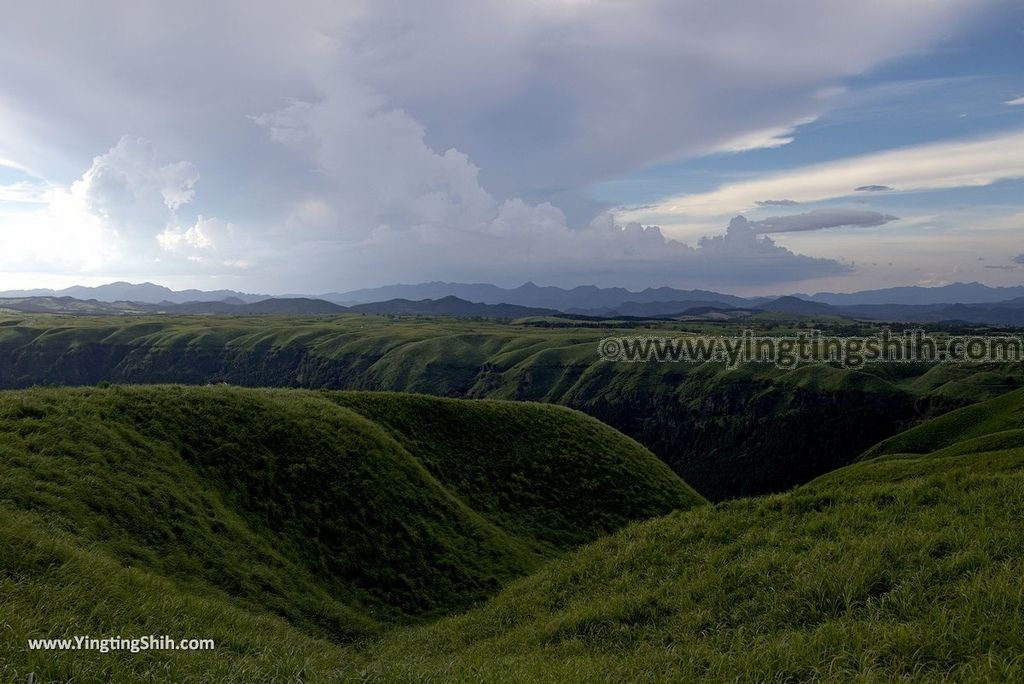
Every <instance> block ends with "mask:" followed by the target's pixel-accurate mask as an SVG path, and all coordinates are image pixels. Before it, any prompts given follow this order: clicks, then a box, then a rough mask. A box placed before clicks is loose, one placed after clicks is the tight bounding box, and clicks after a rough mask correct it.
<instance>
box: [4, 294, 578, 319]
mask: <svg viewBox="0 0 1024 684" xmlns="http://www.w3.org/2000/svg"><path fill="white" fill-rule="evenodd" d="M0 311H17V312H20V313H53V314H80V315H129V314H134V315H139V314H216V315H234V316H250V315H278V316H286V315H291V316H314V315H315V316H319V315H331V314H341V313H365V314H382V315H388V314H391V315H420V316H430V315H435V316H458V317H462V318H523V317H527V316H549V315H556V314H560V312H558V311H555V310H553V309H538V308H533V307H526V306H516V305H514V304H480V303H474V302H467V301H465V300H462V299H459V298H457V297H444V298H442V299H439V300H431V299H424V300H420V301H415V302H414V301H410V300H408V299H392V300H388V301H385V302H374V303H370V304H359V305H356V306H353V307H346V306H341V305H339V304H334V303H333V302H328V301H325V300H323V299H313V298H309V297H288V298H272V299H263V300H260V301H256V302H245V301H243V300H241V299H239V298H236V297H229V298H226V299H223V300H220V301H195V302H185V303H182V304H174V303H171V302H162V303H160V304H147V303H144V302H128V301H115V302H103V301H99V300H97V299H76V298H74V297H69V296H61V297H54V296H29V297H6V298H0Z"/></svg>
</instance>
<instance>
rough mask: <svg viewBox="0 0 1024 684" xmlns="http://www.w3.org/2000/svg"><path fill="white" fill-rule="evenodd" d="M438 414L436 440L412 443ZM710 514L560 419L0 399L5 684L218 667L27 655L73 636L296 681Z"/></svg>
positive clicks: (58, 393)
mask: <svg viewBox="0 0 1024 684" xmlns="http://www.w3.org/2000/svg"><path fill="white" fill-rule="evenodd" d="M456 405H458V407H457V406H456ZM459 407H463V408H461V409H460V408H459ZM432 416H444V417H445V421H444V423H443V427H442V428H437V427H435V429H434V430H433V431H432V432H430V433H429V434H427V433H424V432H421V431H419V430H418V429H417V426H424V425H427V424H428V423H430V422H431V417H432ZM385 417H386V418H387V420H388V422H387V423H384V422H383V419H384V418H385ZM527 425H528V426H530V429H529V430H525V429H524V427H525V426H527ZM492 445H499V446H497V447H495V446H492ZM456 464H461V466H462V467H461V468H458V467H455V466H456ZM486 472H492V473H493V472H499V473H500V475H501V477H491V478H485V477H484V475H483V474H484V473H486ZM485 480H486V482H484V481H485ZM700 503H702V500H701V499H700V497H699V496H697V495H696V494H695V493H694V492H693V491H692V490H691V489H690V488H688V487H687V486H686V485H685V484H684V483H683V482H682V481H681V480H679V478H678V477H676V476H675V475H674V474H673V473H671V471H670V470H669V469H668V468H667V467H666V466H665V465H664V464H662V463H661V462H660V461H658V460H657V459H656V458H655V457H654V456H653V455H652V454H650V453H649V452H648V451H646V450H645V449H643V448H642V447H641V446H640V445H638V444H637V443H635V442H633V441H632V440H630V439H628V438H626V437H624V436H622V435H620V434H618V433H616V432H615V431H613V430H611V429H610V428H608V427H606V426H604V425H602V424H600V423H598V422H597V421H596V420H593V419H591V418H588V417H586V416H584V415H582V414H579V413H577V412H574V411H570V410H568V409H564V408H560V407H548V406H541V405H533V404H514V405H513V404H508V403H504V402H494V401H480V402H472V403H470V404H468V405H465V406H464V404H463V402H458V401H456V400H449V399H440V398H433V397H424V396H409V395H406V396H396V395H375V396H373V397H367V396H362V395H360V394H358V393H322V392H309V391H297V390H249V389H237V388H222V387H210V388H187V387H180V386H156V387H119V386H114V387H110V388H105V389H36V390H27V391H16V392H4V393H0V511H2V515H0V519H2V520H3V521H4V522H3V524H2V525H0V549H2V550H0V624H2V625H3V627H4V631H5V636H4V638H3V646H2V647H0V649H2V650H0V663H3V664H2V665H0V679H9V678H12V677H14V676H15V675H20V674H24V673H26V672H29V671H31V672H34V673H35V674H36V675H37V677H41V678H42V679H43V680H50V679H53V680H59V681H64V680H66V679H69V678H76V677H77V678H79V679H87V680H88V679H93V678H96V677H100V678H103V679H108V678H112V679H124V678H132V679H134V678H136V677H143V678H152V679H154V680H163V679H167V678H170V679H175V680H183V679H184V680H188V679H191V680H195V681H203V680H206V679H205V677H204V676H202V673H204V672H207V670H204V669H203V668H204V667H206V666H207V665H211V663H212V662H213V661H212V660H211V658H213V656H210V655H208V654H207V655H203V656H199V657H195V656H191V655H188V656H186V655H180V654H175V655H173V656H171V657H170V658H169V659H167V658H164V657H162V656H156V655H153V654H147V655H146V656H144V657H141V658H136V657H133V656H128V655H125V654H122V655H119V656H117V657H111V656H103V655H99V654H97V655H95V656H91V655H86V656H84V657H80V655H79V654H77V653H73V654H68V653H64V654H54V653H42V652H28V651H26V650H25V647H26V640H27V638H29V637H30V636H32V637H50V636H52V637H59V636H65V635H74V634H90V635H94V636H100V635H103V636H114V635H121V636H124V637H129V636H140V635H145V634H168V635H175V636H177V637H183V636H203V637H206V636H213V635H215V634H216V635H219V639H218V641H219V643H221V644H222V645H223V646H222V648H220V649H219V650H218V653H217V658H219V659H221V660H223V661H224V662H223V663H220V664H218V665H217V666H216V667H211V669H210V670H209V672H221V673H223V674H224V676H225V678H229V679H230V678H236V679H238V680H251V679H254V678H262V679H279V678H285V677H284V675H285V674H287V675H288V678H296V677H299V675H300V674H301V673H302V672H304V671H305V670H306V669H307V668H314V669H318V670H322V668H323V667H326V665H324V663H330V662H334V661H338V659H339V658H340V656H338V655H337V653H339V652H340V651H338V649H337V644H341V643H351V642H353V641H358V640H360V639H365V638H368V637H370V636H373V635H376V634H379V633H380V632H381V631H382V630H384V629H387V628H389V627H392V626H394V625H396V624H407V623H414V622H419V621H423V620H427V619H431V618H436V617H438V616H441V615H444V614H447V613H450V612H452V611H455V610H459V609H465V608H467V607H469V606H470V605H472V604H474V603H476V602H479V601H481V600H483V599H485V598H486V597H488V596H490V595H493V594H494V593H495V592H497V591H498V590H499V589H500V588H501V587H502V586H503V585H505V584H507V583H508V582H509V581H511V580H512V579H514V578H516V577H519V576H522V575H524V574H526V573H527V572H529V571H532V570H534V569H536V568H537V567H538V566H539V565H540V564H541V563H543V562H544V561H546V560H548V559H550V558H553V557H556V556H557V555H559V554H561V553H563V552H564V551H565V550H567V549H568V548H569V547H570V546H571V545H575V544H579V543H583V542H587V541H591V540H593V539H595V538H597V537H598V536H600V535H603V534H606V533H608V532H611V531H614V530H616V529H618V528H620V527H622V526H623V525H625V524H626V523H628V522H629V521H632V520H637V519H641V518H646V517H650V516H652V515H658V514H662V513H666V512H668V511H671V510H674V509H679V508H688V507H692V506H695V505H699V504H700ZM278 635H279V636H278ZM214 638H217V637H214ZM278 638H279V639H280V642H278ZM329 643H330V644H334V645H333V646H331V647H330V648H327V647H326V646H325V644H329ZM280 649H284V651H283V652H282V651H280ZM275 653H280V656H275V655H273V654H275ZM332 653H334V654H335V655H331V654H332ZM332 658H333V661H332ZM317 663H319V664H320V665H319V666H317V665H316V664H317ZM314 666H316V667H314ZM4 668H6V669H4ZM119 668H127V669H119ZM153 668H155V669H153ZM256 672H258V673H260V675H259V677H251V676H250V675H252V674H253V673H256ZM247 673H248V674H247ZM115 675H116V676H115Z"/></svg>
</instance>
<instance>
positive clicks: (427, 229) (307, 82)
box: [0, 0, 1020, 291]
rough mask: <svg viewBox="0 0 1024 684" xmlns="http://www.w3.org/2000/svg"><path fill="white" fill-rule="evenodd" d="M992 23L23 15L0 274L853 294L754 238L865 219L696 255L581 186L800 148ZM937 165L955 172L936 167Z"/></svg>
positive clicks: (368, 7)
mask: <svg viewBox="0 0 1024 684" xmlns="http://www.w3.org/2000/svg"><path fill="white" fill-rule="evenodd" d="M983 4H985V3H978V2H973V1H970V0H900V1H899V2H893V1H892V0H864V1H863V2H860V3H848V2H821V1H820V0H791V1H790V2H787V3H782V4H778V5H772V6H769V5H768V4H767V3H755V2H741V1H740V0H727V1H726V2H721V3H706V2H698V1H697V0H686V1H684V2H669V1H668V0H638V1H637V2H631V3H627V4H623V3H619V2H612V1H602V0H597V1H595V2H563V1H558V2H544V3H540V2H522V3H509V2H497V1H493V0H482V1H481V2H474V3H466V2H461V1H459V2H456V1H455V0H438V1H437V2H431V3H429V4H427V3H420V2H412V1H411V0H409V1H403V0H396V1H395V2H352V3H333V2H326V1H323V2H321V1H317V0H308V1H307V0H302V1H300V2H298V3H291V4H288V5H284V4H282V5H277V6H266V7H263V6H261V7H260V11H258V12H256V11H253V9H252V7H251V5H250V3H243V2H233V3H231V2H229V3H217V4H216V5H207V4H197V5H195V6H193V7H187V8H183V7H181V6H178V5H174V6H172V5H161V4H158V5H146V6H143V5H137V4H129V5H123V4H119V3H104V2H100V3H89V4H88V5H85V4H83V3H77V2H67V3H64V4H61V3H58V4H57V5H56V6H54V5H52V4H51V5H47V6H46V7H41V6H38V5H33V4H31V3H21V4H17V5H16V6H14V7H12V8H9V11H8V15H7V17H6V18H5V19H6V20H5V21H4V22H3V24H2V25H0V78H2V79H3V82H4V84H5V88H4V93H3V95H2V96H0V159H6V160H9V163H8V162H5V164H7V165H8V166H11V167H17V168H19V169H21V170H22V171H23V172H25V173H28V174H30V176H31V178H30V179H29V180H28V181H25V182H27V185H26V184H25V182H22V183H21V184H8V185H5V186H0V202H5V203H13V202H19V203H21V204H25V203H26V202H25V198H33V197H34V198H35V200H36V204H40V205H42V206H41V207H37V208H35V209H33V210H26V209H25V208H24V207H17V208H15V207H11V206H0V228H2V230H3V231H4V233H3V241H4V242H3V244H2V245H0V246H4V247H7V248H8V249H5V250H4V254H3V256H2V257H0V269H6V270H16V269H30V268H62V269H70V270H72V271H73V270H75V269H92V270H93V271H96V272H99V271H103V272H107V273H129V272H131V273H146V274H150V275H159V274H161V273H163V274H177V275H181V274H184V275H203V276H209V277H215V276H224V275H236V276H237V275H238V274H244V278H246V279H247V280H246V281H245V282H246V283H248V284H249V285H250V287H252V288H253V289H261V290H274V289H288V290H300V289H302V290H310V291H315V290H329V289H342V288H346V287H355V286H359V285H372V284H378V283H382V282H388V281H395V280H406V281H408V280H419V279H429V278H446V279H451V280H455V279H470V278H480V279H496V280H503V281H505V282H516V281H521V280H525V279H527V278H533V279H536V280H541V281H546V282H562V283H572V282H580V281H593V282H600V283H601V284H631V285H638V284H683V283H693V284H700V283H708V284H711V283H724V284H728V283H758V282H760V283H768V282H770V283H774V282H792V281H799V280H801V279H804V278H808V277H820V276H822V275H825V274H829V273H840V272H846V271H848V270H849V266H848V265H844V264H840V263H839V262H836V261H834V260H830V259H819V258H811V257H806V256H801V255H799V254H795V253H794V252H793V251H792V250H790V249H786V248H783V247H782V246H780V245H777V244H776V243H775V242H773V241H772V240H771V239H769V238H764V237H758V235H757V234H758V232H786V231H795V230H815V229H817V228H823V227H828V226H826V225H824V223H828V222H829V221H832V222H833V223H832V225H869V224H865V223H857V222H853V223H834V221H835V220H837V219H835V217H833V218H830V219H826V218H825V217H823V216H821V215H815V216H814V217H813V218H811V219H802V220H803V221H804V223H800V221H798V220H797V219H795V218H790V219H789V223H786V222H785V221H783V222H781V223H776V224H774V225H775V227H774V228H773V229H772V230H766V229H765V227H764V226H761V227H760V228H759V227H757V226H756V225H755V226H751V225H745V224H739V223H736V224H735V225H733V226H732V227H731V228H730V229H729V230H728V231H727V232H726V233H724V234H722V235H719V236H717V237H713V238H709V239H707V240H704V241H701V242H700V243H698V244H696V245H695V246H688V245H685V244H682V243H680V242H678V241H675V240H671V239H668V238H667V237H666V236H665V235H664V234H663V233H662V231H661V230H660V229H659V228H656V227H652V226H650V225H649V224H652V223H659V222H660V221H659V220H648V218H646V215H645V218H637V217H631V216H628V215H624V216H622V217H621V218H619V219H616V220H613V219H612V218H611V217H609V216H607V215H604V214H602V213H601V210H602V208H603V207H602V206H601V205H600V204H599V203H597V202H595V201H594V200H592V199H590V198H589V196H588V194H587V188H588V187H589V186H590V185H591V184H592V183H594V182H596V181H601V180H605V179H608V178H613V177H615V176H616V175H621V174H625V173H628V172H631V171H633V170H636V169H640V168H644V167H646V166H649V165H651V164H655V163H658V162H662V161H667V160H673V159H679V158H683V157H688V156H694V155H702V154H709V153H721V152H738V151H741V150H750V149H759V148H772V147H776V146H781V145H785V144H787V143H788V142H790V141H791V140H792V138H793V136H794V135H795V134H797V133H798V127H799V126H800V125H803V124H806V123H807V122H809V121H811V120H814V119H815V117H818V116H820V115H821V114H822V113H823V112H824V111H826V110H827V108H828V98H827V97H823V93H826V92H828V91H829V89H831V88H834V86H836V84H838V83H841V82H842V81H843V79H845V78H847V77H849V76H851V75H855V74H859V73H863V72H865V71H866V70H869V69H871V68H873V67H874V66H876V65H878V64H881V63H883V62H885V61H887V60H891V59H893V58H895V57H898V56H900V55H903V54H906V53H907V52H909V51H913V50H916V49H918V48H921V47H925V46H927V45H929V44H930V43H931V42H932V41H934V40H936V39H937V38H939V37H941V36H943V35H945V34H946V33H947V32H948V31H950V30H952V29H954V28H955V27H957V26H958V25H960V24H961V23H962V22H963V21H964V19H965V18H966V17H968V16H969V15H970V14H971V13H972V12H974V11H976V10H977V8H978V7H979V6H980V5H983ZM923 18H927V21H923V20H922V19H923ZM1019 142H1020V140H1018V139H1017V138H1013V139H1012V140H1002V141H989V142H984V141H983V142H980V143H976V144H974V146H973V147H972V146H968V147H966V148H955V147H953V148H951V147H948V146H947V147H945V148H942V149H938V150H932V151H928V152H927V153H924V154H919V155H917V156H915V154H916V153H914V151H909V152H907V151H905V152H900V153H897V157H898V159H897V158H893V160H890V162H891V163H890V162H887V160H888V159H889V158H880V159H873V160H867V161H871V162H877V161H881V162H886V163H883V164H882V170H883V171H886V172H885V173H878V174H875V173H867V171H868V170H869V169H868V168H867V167H863V168H852V169H851V168H849V164H850V163H852V164H854V165H856V161H854V162H850V163H848V164H847V167H843V166H842V165H838V166H833V167H828V168H823V169H814V170H806V174H805V175H801V173H802V172H801V171H797V172H795V173H794V174H791V175H789V176H787V177H785V178H776V179H766V180H763V181H748V182H746V183H738V184H735V185H731V186H726V187H724V188H721V189H719V190H717V191H715V192H712V193H704V194H702V195H699V196H687V197H684V198H680V199H678V200H673V201H672V202H669V203H663V204H661V205H659V207H657V208H656V209H655V210H654V211H653V212H648V214H658V213H661V214H664V215H665V216H667V217H668V219H669V221H668V222H671V220H672V219H673V217H674V216H675V214H676V213H677V212H686V213H689V214H696V215H700V214H701V213H702V212H705V214H706V215H710V214H711V213H714V214H717V215H731V214H732V213H735V211H737V210H741V209H744V208H747V207H752V206H755V205H756V203H757V202H758V201H760V202H765V203H766V204H767V203H771V204H779V205H781V204H783V203H786V204H788V203H790V202H796V201H800V202H803V201H813V200H815V199H821V198H823V197H828V196H833V197H834V196H841V193H839V191H838V190H837V189H836V188H837V187H838V184H839V183H840V182H841V183H842V184H843V185H842V187H843V190H842V192H843V193H847V194H848V193H849V192H850V190H851V188H854V187H856V186H857V185H859V184H861V183H863V182H866V179H867V180H870V181H871V182H875V181H880V182H885V183H893V184H894V185H896V186H897V187H900V189H901V190H902V189H913V188H915V187H930V186H932V185H935V184H944V183H945V184H956V183H965V182H968V183H969V182H988V181H987V180H986V179H991V178H994V177H1003V176H1004V175H1005V174H1006V173H1011V172H1016V170H1018V169H1019V168H1020V160H1019V155H1017V157H1018V158H1017V159H1016V160H1014V159H1010V158H1009V157H1007V156H1006V154H1005V152H1006V150H1005V148H1003V149H999V143H1002V144H1003V145H1006V144H1007V143H1019ZM940 153H947V154H949V155H950V158H951V160H952V162H951V165H950V167H949V168H951V169H952V170H951V171H948V172H946V173H947V176H949V177H946V176H942V177H939V176H937V175H936V174H937V173H938V172H936V171H935V170H934V168H929V164H930V163H931V162H933V161H934V157H935V156H936V155H938V154H940ZM901 155H902V156H901ZM908 155H909V156H908ZM900 160H902V161H900ZM865 163H866V162H865ZM844 169H845V170H844ZM889 171H892V173H889ZM950 174H951V175H950ZM929 184H931V185H929ZM40 193H42V194H40ZM765 197H769V198H773V197H774V198H789V199H786V200H764V199H762V198H765ZM676 205H678V206H676ZM769 205H770V204H769ZM708 207H711V208H712V209H713V212H710V213H709V210H708ZM594 216H597V218H596V219H594ZM642 224H647V227H644V225H642ZM797 225H800V226H805V225H806V226H815V227H793V226H797ZM871 225H880V224H871ZM785 226H789V227H788V228H787V227H785ZM40 236H43V237H40ZM47 244H49V246H50V251H47ZM54 245H57V247H54ZM62 245H74V250H70V249H69V250H63V247H62Z"/></svg>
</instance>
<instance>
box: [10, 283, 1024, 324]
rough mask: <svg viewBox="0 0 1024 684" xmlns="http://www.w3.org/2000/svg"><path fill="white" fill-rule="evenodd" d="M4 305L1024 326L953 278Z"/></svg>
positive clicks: (53, 295) (29, 293) (1014, 294)
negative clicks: (926, 282)
mask: <svg viewBox="0 0 1024 684" xmlns="http://www.w3.org/2000/svg"><path fill="white" fill-rule="evenodd" d="M0 308H3V309H7V310H15V311H22V312H36V313H38V312H51V313H79V314H128V313H179V314H225V315H252V314H279V315H287V314H293V315H327V314H337V313H345V312H352V313H373V314H404V315H448V316H462V317H482V318H521V317H525V316H550V315H556V314H576V315H585V316H596V317H634V318H677V317H680V316H692V315H708V314H714V313H715V312H731V314H730V315H731V316H736V315H746V314H748V313H750V312H754V311H758V310H760V311H777V312H783V313H790V314H796V315H809V316H816V315H817V316H830V315H831V316H842V317H848V318H862V319H870V320H880V321H905V322H921V323H936V322H945V321H951V322H964V323H976V324H987V325H1012V326H1024V286H1017V287H989V286H987V285H983V284H981V283H954V284H952V285H946V286H944V287H932V288H928V287H896V288H888V289H882V290H865V291H863V292H852V293H817V294H814V295H790V296H785V297H777V298H774V297H758V298H743V297H737V296H735V295H730V294H724V293H720V292H711V291H708V290H680V289H675V288H671V287H660V288H648V289H646V290H641V291H639V292H633V291H630V290H626V289H624V288H618V287H611V288H600V287H595V286H592V285H583V286H580V287H574V288H571V289H565V288H559V287H541V286H538V285H535V284H533V283H526V284H524V285H521V286H519V287H517V288H501V287H498V286H496V285H490V284H486V283H475V284H467V283H443V282H433V283H421V284H418V285H389V286H386V287H379V288H372V289H363V290H353V291H351V292H334V293H328V294H324V295H318V296H305V295H301V296H300V295H289V296H271V295H261V294H252V293H246V292H237V291H234V290H214V291H203V290H179V291H175V290H171V289H169V288H166V287H163V286H161V285H154V284H153V283H141V284H132V283H125V282H117V283H110V284H108V285H100V286H98V287H83V286H75V287H69V288H66V289H64V290H57V291H54V290H45V289H42V290H38V289H37V290H13V291H7V292H0Z"/></svg>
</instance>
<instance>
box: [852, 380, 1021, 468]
mask: <svg viewBox="0 0 1024 684" xmlns="http://www.w3.org/2000/svg"><path fill="white" fill-rule="evenodd" d="M1012 447H1024V390H1017V391H1014V392H1009V393H1007V394H1004V395H1003V396H1001V397H996V398H995V399H991V400H989V401H985V402H982V403H979V404H975V405H973V406H967V407H965V408H962V409H959V410H956V411H951V412H950V413H947V414H945V415H942V416H939V417H938V418H934V419H932V420H929V421H927V422H925V423H922V424H921V425H918V426H917V427H914V428H912V429H910V430H907V431H906V432H903V433H900V434H898V435H896V436H894V437H891V438H889V439H887V440H885V441H884V442H882V443H881V444H878V445H877V446H875V447H873V448H872V449H869V450H868V451H867V452H866V453H865V454H864V458H874V457H876V456H887V455H898V454H927V453H931V452H938V451H940V450H942V453H951V452H953V451H955V452H957V453H977V452H980V451H991V450H993V449H1008V448H1012Z"/></svg>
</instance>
